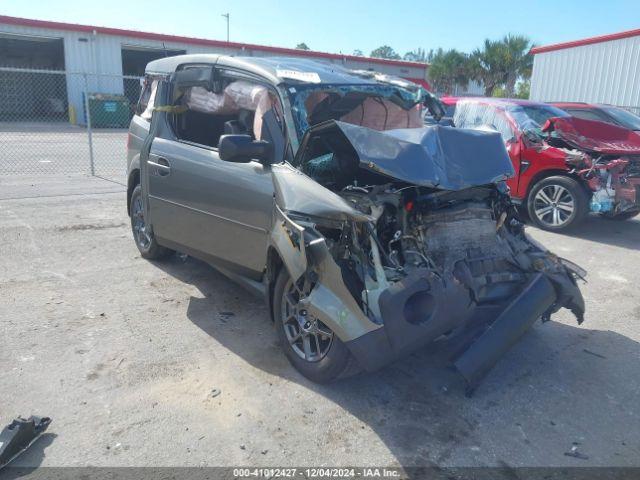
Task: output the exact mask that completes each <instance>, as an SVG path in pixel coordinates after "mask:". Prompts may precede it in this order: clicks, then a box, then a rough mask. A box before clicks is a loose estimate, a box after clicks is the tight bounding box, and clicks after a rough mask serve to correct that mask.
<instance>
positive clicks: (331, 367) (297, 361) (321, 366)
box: [272, 267, 360, 383]
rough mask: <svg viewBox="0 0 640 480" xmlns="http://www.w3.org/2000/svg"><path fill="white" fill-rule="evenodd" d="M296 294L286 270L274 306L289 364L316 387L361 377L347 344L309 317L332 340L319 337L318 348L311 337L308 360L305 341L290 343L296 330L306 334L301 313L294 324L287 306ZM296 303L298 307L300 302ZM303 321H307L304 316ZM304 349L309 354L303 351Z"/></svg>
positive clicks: (275, 292)
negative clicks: (291, 295)
mask: <svg viewBox="0 0 640 480" xmlns="http://www.w3.org/2000/svg"><path fill="white" fill-rule="evenodd" d="M292 290H293V291H296V289H295V287H294V286H293V282H292V281H291V279H290V277H289V274H288V272H287V269H286V268H284V267H282V268H281V269H280V272H279V273H278V278H277V279H276V284H275V288H274V292H273V302H272V305H273V318H274V319H275V326H276V329H277V333H278V340H279V341H280V345H281V347H282V350H283V351H284V354H285V355H286V356H287V358H288V359H289V362H291V364H292V365H293V366H294V367H295V369H296V370H298V371H299V372H300V373H301V374H302V375H304V376H305V377H306V378H308V379H309V380H311V381H312V382H316V383H329V382H332V381H334V380H337V379H339V378H346V377H349V376H352V375H355V374H356V373H358V372H359V370H360V369H359V367H358V364H357V362H356V360H355V359H354V358H353V356H352V355H351V353H350V352H349V350H348V349H347V347H346V346H345V345H344V343H342V342H341V341H340V339H339V338H338V336H337V335H335V334H334V333H333V332H332V331H331V329H330V328H329V327H327V326H326V325H325V324H323V323H322V322H320V321H319V320H317V319H313V318H312V317H310V316H309V318H308V320H307V322H309V323H311V322H316V323H315V325H316V327H317V328H318V330H317V331H322V332H324V333H330V334H331V339H330V340H328V339H327V337H326V336H324V335H323V334H316V338H318V340H319V343H317V344H316V343H315V341H314V338H313V337H314V336H313V335H308V337H307V338H309V352H308V353H309V354H310V355H309V357H308V358H307V359H305V358H304V356H305V352H307V350H306V349H304V346H303V345H302V344H303V343H304V340H303V339H301V340H300V341H299V342H292V341H290V338H291V337H292V336H293V334H295V333H296V332H295V331H294V330H295V327H296V326H297V328H298V329H297V333H300V332H302V331H303V329H302V326H301V325H299V324H298V323H296V322H298V320H297V319H298V318H301V317H300V315H301V313H296V314H295V316H296V319H295V320H291V313H292V311H291V306H292V303H291V302H287V300H286V299H285V296H287V295H288V294H290V293H291V291H292ZM294 303H295V304H296V306H297V302H294ZM298 308H299V307H298ZM287 310H288V311H287ZM296 312H302V313H304V311H301V310H296ZM287 317H289V320H290V321H289V322H287V320H288V318H287ZM302 318H306V317H304V316H303V317H302ZM310 331H311V332H313V331H314V327H313V326H312V327H311V328H310ZM312 345H313V346H312ZM296 349H297V350H296ZM303 349H304V350H305V352H303V351H302V350H303Z"/></svg>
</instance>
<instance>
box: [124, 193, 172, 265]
mask: <svg viewBox="0 0 640 480" xmlns="http://www.w3.org/2000/svg"><path fill="white" fill-rule="evenodd" d="M143 206H144V203H143V200H142V187H141V186H140V185H136V188H134V189H133V193H132V194H131V204H130V205H129V208H130V209H129V211H130V212H131V233H132V234H133V241H134V242H135V244H136V247H138V250H139V251H140V255H141V256H142V257H143V258H146V259H147V260H159V259H161V258H165V257H167V256H168V255H170V254H172V253H173V250H170V249H168V248H166V247H163V246H162V245H158V242H157V240H156V238H155V236H154V235H153V229H152V228H151V225H148V224H147V223H146V222H145V217H144V207H143Z"/></svg>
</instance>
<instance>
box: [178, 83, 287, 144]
mask: <svg viewBox="0 0 640 480" xmlns="http://www.w3.org/2000/svg"><path fill="white" fill-rule="evenodd" d="M176 93H177V100H176V104H177V105H178V106H179V108H177V109H176V113H174V122H173V123H174V129H175V133H176V135H177V137H178V138H179V139H181V140H186V141H189V142H194V143H198V144H200V145H206V146H208V147H213V148H216V147H217V146H218V142H219V141H220V137H221V136H222V135H229V134H240V135H251V136H252V137H253V138H254V139H257V140H260V138H261V135H262V116H263V115H264V114H265V113H266V112H267V111H269V110H270V109H273V110H274V111H275V112H276V116H277V117H278V119H282V107H281V105H280V101H279V100H278V97H277V95H276V93H275V92H274V91H272V90H270V89H269V88H268V87H266V86H264V85H261V84H259V83H257V82H252V81H249V80H244V79H242V80H239V79H233V78H224V77H223V79H222V91H220V92H211V91H208V90H207V89H205V88H203V87H189V88H186V89H185V90H184V91H183V92H176ZM174 98H176V95H174ZM281 124H282V122H281Z"/></svg>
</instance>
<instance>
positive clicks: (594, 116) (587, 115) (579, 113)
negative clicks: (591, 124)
mask: <svg viewBox="0 0 640 480" xmlns="http://www.w3.org/2000/svg"><path fill="white" fill-rule="evenodd" d="M566 112H567V113H568V114H569V115H571V116H573V117H577V118H582V119H583V120H595V121H598V122H611V120H609V119H607V118H606V117H605V116H603V115H600V114H598V113H596V112H592V111H590V110H584V109H582V108H581V109H576V110H566Z"/></svg>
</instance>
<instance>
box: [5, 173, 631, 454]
mask: <svg viewBox="0 0 640 480" xmlns="http://www.w3.org/2000/svg"><path fill="white" fill-rule="evenodd" d="M0 198H2V199H1V200H0V245H2V257H1V259H0V292H2V293H1V298H2V301H1V302H0V319H1V320H2V321H1V325H2V336H1V337H0V365H2V369H1V370H0V422H1V423H2V424H5V423H8V422H9V421H10V419H11V418H12V417H14V416H15V415H17V414H21V415H29V414H39V415H47V416H51V417H52V418H53V423H52V425H51V427H50V429H49V433H47V434H46V435H45V437H44V438H43V439H41V440H40V441H39V442H38V443H37V444H35V445H34V447H33V448H32V449H31V450H30V451H29V452H28V453H26V454H25V455H24V456H23V457H21V458H20V459H19V460H18V463H17V465H25V466H26V465H31V466H35V465H47V466H79V465H83V466H86V465H97V466H156V465H163V466H165V465H166V466H169V465H171V466H176V465H180V466H182V465H195V466H199V465H228V466H233V465H263V466H266V465H271V466H282V465H297V466H304V465H358V466H367V465H379V466H383V465H399V464H400V465H440V466H470V465H473V466H484V465H492V466H546V465H556V466H557V465H567V466H571V465H574V466H596V465H604V466H633V465H635V466H640V405H639V403H638V398H639V394H640V345H639V344H638V342H639V341H640V322H639V320H640V290H639V289H638V285H640V221H638V220H634V221H629V222H624V223H617V222H611V221H605V220H601V219H598V218H593V219H591V220H590V221H589V222H588V223H587V224H586V225H585V226H584V227H583V229H582V230H581V231H580V232H579V233H577V234H575V236H567V235H554V234H549V233H545V232H540V231H536V230H534V229H530V231H531V233H532V234H533V236H534V237H536V238H537V239H538V240H540V241H542V242H544V243H545V244H546V245H548V246H549V247H551V248H552V249H553V250H555V251H556V252H557V253H558V254H560V255H562V256H565V257H567V258H569V259H570V260H573V261H575V262H577V263H579V264H580V265H582V266H583V267H585V268H586V269H588V270H589V283H588V284H586V285H584V286H583V292H584V293H585V297H586V301H587V307H588V311H587V320H586V322H585V323H584V324H583V326H577V325H576V323H575V321H574V319H573V318H572V316H571V315H570V314H569V313H568V312H561V313H560V314H557V315H556V316H555V317H554V318H553V321H552V322H550V323H548V324H545V325H541V324H537V325H536V327H535V328H534V329H533V330H532V331H531V332H530V333H529V334H528V335H527V336H526V338H525V339H524V340H523V341H522V342H521V343H519V344H518V345H517V346H516V347H515V348H514V349H513V350H512V351H511V352H510V353H509V354H508V355H507V356H506V357H505V358H503V360H502V361H501V362H500V363H499V365H498V366H497V367H496V368H495V370H494V371H493V372H492V373H491V374H490V376H489V377H488V378H487V379H486V381H485V382H484V383H483V384H482V385H481V387H480V388H479V389H478V391H477V392H476V394H475V395H474V397H472V398H470V399H468V398H465V397H464V395H463V386H462V383H461V381H460V379H459V378H458V376H457V375H456V374H455V373H454V372H452V371H450V370H448V369H446V368H445V365H444V362H443V360H442V358H440V357H439V356H438V355H437V354H427V353H426V352H425V353H419V354H416V355H413V356H411V357H410V358H407V359H405V360H403V361H401V362H399V363H396V364H395V365H393V366H391V367H388V368H386V369H385V370H383V371H381V372H379V373H377V374H370V375H363V376H360V377H357V378H354V379H351V380H348V381H343V382H341V383H338V384H334V385H329V386H317V385H314V384H311V383H310V382H308V381H307V380H305V379H304V378H303V377H301V376H300V375H299V374H297V373H296V372H295V371H294V370H293V368H292V367H290V366H289V364H288V363H287V361H286V359H285V358H284V356H283V355H282V354H281V352H280V351H279V348H278V346H277V344H276V336H275V333H274V329H273V328H272V325H271V323H270V321H269V319H268V315H267V311H266V309H265V307H264V306H263V304H262V303H261V301H260V300H259V299H256V298H253V297H252V296H250V294H248V293H246V292H245V291H244V290H242V289H240V288H239V287H237V286H235V285H234V284H233V283H231V282H229V281H228V280H227V279H226V278H225V277H223V276H222V275H220V274H218V273H217V272H216V271H214V270H213V269H212V268H210V267H208V266H207V265H205V264H203V263H200V262H198V261H195V260H193V259H190V258H186V259H183V258H180V257H178V256H175V257H173V258H172V259H170V260H169V261H167V262H165V263H151V262H148V261H145V260H143V259H141V258H140V256H139V255H138V252H137V250H136V248H135V246H134V243H133V241H132V239H131V235H130V231H129V226H128V217H127V215H126V211H125V202H124V188H123V187H122V186H120V185H118V184H116V183H112V182H106V181H103V180H100V179H96V178H55V179H52V178H48V179H44V180H33V179H32V180H18V179H12V180H8V179H6V178H5V179H1V180H0ZM213 389H218V390H220V391H221V393H220V395H218V396H215V397H214V396H212V394H211V392H212V390H213ZM574 446H575V447H576V448H575V449H576V450H577V451H578V452H580V453H582V454H584V458H582V459H580V458H575V457H570V456H566V455H565V452H570V451H571V450H572V447H574Z"/></svg>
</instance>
